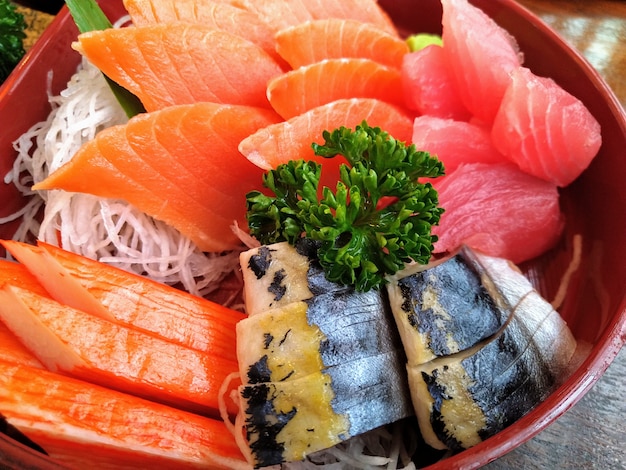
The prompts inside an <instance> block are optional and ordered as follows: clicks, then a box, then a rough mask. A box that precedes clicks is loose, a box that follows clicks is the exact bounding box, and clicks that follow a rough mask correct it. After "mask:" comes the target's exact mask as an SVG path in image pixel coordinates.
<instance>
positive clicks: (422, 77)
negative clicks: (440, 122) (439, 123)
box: [402, 44, 471, 121]
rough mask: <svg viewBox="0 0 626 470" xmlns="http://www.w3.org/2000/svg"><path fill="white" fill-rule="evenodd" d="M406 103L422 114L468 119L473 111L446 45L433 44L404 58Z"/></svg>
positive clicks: (403, 74)
mask: <svg viewBox="0 0 626 470" xmlns="http://www.w3.org/2000/svg"><path fill="white" fill-rule="evenodd" d="M402 87H403V91H404V95H405V105H406V106H407V107H408V108H410V109H414V110H416V111H418V112H419V113H420V114H427V115H430V116H435V117H440V118H446V119H455V120H457V121H467V120H468V119H469V118H470V117H471V115H470V112H469V111H468V110H467V108H466V107H465V105H464V104H463V101H462V100H461V97H460V95H459V92H458V91H457V86H456V81H455V80H454V77H453V76H452V70H451V68H450V66H449V63H448V61H447V59H446V57H445V53H444V50H443V47H441V46H439V45H435V44H433V45H430V46H427V47H425V48H423V49H420V50H419V51H415V52H411V53H410V54H405V55H404V59H403V61H402Z"/></svg>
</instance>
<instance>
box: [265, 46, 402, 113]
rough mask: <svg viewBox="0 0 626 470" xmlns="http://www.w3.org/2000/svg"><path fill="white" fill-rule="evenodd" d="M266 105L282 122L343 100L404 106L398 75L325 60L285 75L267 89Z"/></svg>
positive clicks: (369, 63) (365, 64) (364, 64)
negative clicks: (365, 100)
mask: <svg viewBox="0 0 626 470" xmlns="http://www.w3.org/2000/svg"><path fill="white" fill-rule="evenodd" d="M267 98H268V99H269V101H270V104H271V105H272V107H273V108H274V110H276V112H277V113H278V114H280V115H281V116H282V117H283V118H285V119H290V118H292V117H294V116H297V115H298V114H302V113H304V112H306V111H309V110H310V109H312V108H316V107H318V106H321V105H323V104H327V103H330V102H331V101H337V100H339V99H343V98H376V99H379V100H381V101H386V102H388V103H392V104H395V105H398V106H403V105H404V94H403V92H402V74H401V73H400V71H399V70H398V69H396V68H393V67H387V66H386V65H382V64H379V63H378V62H375V61H373V60H370V59H352V58H349V59H348V58H346V59H328V60H323V61H321V62H316V63H314V64H310V65H306V66H303V67H300V68H298V69H296V70H292V71H289V72H286V73H285V74H283V75H280V76H278V77H276V78H274V79H272V80H270V82H269V83H268V85H267Z"/></svg>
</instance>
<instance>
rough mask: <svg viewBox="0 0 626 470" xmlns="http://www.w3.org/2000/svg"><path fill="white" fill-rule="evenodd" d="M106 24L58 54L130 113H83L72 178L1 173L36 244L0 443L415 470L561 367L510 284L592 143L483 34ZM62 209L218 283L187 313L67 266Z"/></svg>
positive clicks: (50, 451)
mask: <svg viewBox="0 0 626 470" xmlns="http://www.w3.org/2000/svg"><path fill="white" fill-rule="evenodd" d="M76 3H81V2H76ZM305 3H306V6H305ZM123 4H124V7H125V9H126V11H127V12H128V14H129V18H130V22H131V23H132V24H127V25H123V26H121V27H119V26H116V27H111V28H107V29H102V30H94V31H88V32H82V33H80V34H79V35H78V37H77V38H76V41H75V42H74V43H73V48H74V49H76V50H77V51H79V52H80V54H81V55H82V56H83V57H84V59H85V61H84V62H83V64H82V65H81V68H84V69H86V70H87V69H89V68H93V67H94V66H95V68H96V69H97V70H100V71H101V72H102V73H103V74H104V75H106V76H107V77H108V79H110V80H112V82H115V84H116V85H114V86H121V87H123V88H125V89H126V90H128V91H130V92H131V93H132V94H133V95H135V96H136V97H137V98H138V99H139V100H140V102H141V105H142V106H143V107H144V108H145V109H144V112H141V113H139V114H135V115H130V116H123V112H122V110H121V108H119V106H117V105H116V103H113V104H112V105H107V107H111V106H113V107H114V108H115V109H114V110H113V113H114V114H115V116H116V117H115V121H113V120H112V121H110V122H114V123H113V124H101V123H98V122H97V121H94V122H95V123H96V124H94V125H93V128H94V135H93V136H92V137H89V138H85V141H84V143H83V144H81V145H80V148H79V149H78V150H77V151H76V152H74V153H73V155H72V156H71V159H70V160H69V161H67V162H64V163H62V164H56V163H55V164H52V163H51V160H49V161H47V162H46V163H44V164H43V168H44V170H43V174H41V173H42V172H41V171H39V170H37V169H33V168H32V166H33V165H31V168H28V167H24V168H21V169H20V170H19V171H18V173H19V174H23V173H30V176H29V178H30V179H29V180H28V181H29V184H28V185H27V187H26V188H25V189H24V193H25V194H26V195H29V196H30V197H32V198H35V199H37V198H38V200H39V203H40V204H41V207H42V212H43V220H44V223H42V225H41V232H40V234H38V233H36V230H37V229H38V228H39V225H38V224H39V220H40V219H37V221H35V222H33V221H32V220H31V221H29V220H26V219H27V218H25V220H24V224H28V223H35V224H36V225H35V227H36V228H35V229H32V228H25V229H24V230H22V231H18V232H17V233H20V234H26V235H23V236H22V237H17V238H20V239H18V240H3V241H1V242H0V243H1V244H2V247H3V248H4V249H5V250H6V252H7V258H14V259H15V260H17V262H15V261H13V260H9V259H3V260H0V420H2V421H4V424H5V427H7V428H9V427H10V428H11V429H14V430H15V431H14V432H15V433H16V434H17V435H19V436H21V437H22V438H23V439H24V441H25V442H27V443H28V444H29V445H30V446H31V447H33V448H34V449H36V450H37V451H40V452H44V453H45V454H47V455H49V456H50V457H51V458H52V459H54V460H55V461H58V462H60V463H61V464H63V465H67V466H69V467H70V468H84V467H85V466H87V465H89V466H95V467H96V468H104V467H107V466H113V467H115V468H146V467H148V466H150V467H156V468H216V469H239V468H241V469H245V468H261V467H267V466H273V465H281V466H283V467H284V468H300V466H301V468H310V467H307V466H306V465H316V466H321V467H323V466H325V465H329V466H331V467H332V468H344V467H345V468H387V469H390V468H397V469H400V468H405V469H411V468H416V467H421V466H424V465H428V464H429V463H432V462H436V461H438V460H441V459H445V458H446V457H450V456H452V455H454V454H456V453H459V452H462V451H464V450H465V449H469V448H471V447H473V446H475V445H477V444H479V443H480V442H482V441H484V440H487V439H489V438H490V437H492V436H494V435H496V434H497V433H498V432H500V431H502V430H503V429H505V428H506V427H508V426H510V425H511V424H512V423H514V422H516V421H517V420H519V419H520V418H522V417H523V416H524V415H526V414H527V413H528V412H530V411H531V410H532V409H534V408H535V407H536V406H538V405H539V404H540V403H541V402H542V401H543V400H545V399H546V398H547V397H548V396H549V395H550V394H551V393H552V392H553V391H554V390H555V389H556V388H557V387H558V386H559V385H560V384H562V383H563V382H564V381H565V380H566V379H567V378H568V377H569V375H570V374H571V373H572V372H573V371H574V370H575V369H576V367H578V365H579V364H580V361H582V360H583V358H584V355H585V353H586V348H587V345H586V344H584V341H577V340H576V339H575V338H574V335H573V334H572V332H571V331H570V328H569V327H568V325H567V323H566V321H565V320H564V319H563V318H562V317H561V316H560V315H559V313H558V309H559V307H560V300H559V298H556V297H555V298H554V299H546V298H544V297H543V296H542V294H541V293H540V292H539V289H538V288H536V287H535V286H534V285H533V283H532V282H531V281H530V280H529V279H528V278H527V277H526V276H525V275H524V273H523V270H521V269H520V268H519V267H518V265H520V264H522V263H524V262H527V261H530V260H533V259H535V258H537V257H539V256H541V255H543V254H545V253H546V252H547V251H548V250H550V249H553V248H554V247H555V246H556V245H557V244H558V243H562V242H563V239H564V238H565V237H566V236H569V234H566V233H565V232H564V226H565V222H566V221H565V219H564V214H563V212H562V207H561V200H560V191H561V189H562V188H565V187H566V186H568V185H569V184H570V183H572V182H573V181H575V180H576V179H577V178H578V176H579V175H580V174H581V173H582V172H583V171H584V170H585V169H586V168H587V167H588V166H589V165H590V164H591V162H592V159H593V158H594V157H595V155H596V154H597V153H598V151H599V149H600V146H601V144H602V137H601V129H600V125H599V123H598V121H596V119H595V118H594V116H592V114H591V113H590V112H589V111H588V110H587V108H586V107H585V106H584V104H583V103H582V102H581V101H580V100H578V99H577V98H576V97H574V96H572V95H571V94H570V93H568V92H566V91H565V90H564V89H563V88H561V87H560V86H559V85H558V84H557V83H556V82H555V81H553V80H551V79H549V78H545V77H541V76H538V75H536V74H535V73H533V71H532V70H530V69H529V68H527V67H525V66H524V59H523V57H524V51H522V50H519V47H518V46H517V43H516V41H515V39H514V38H513V37H512V36H511V35H510V34H508V33H507V32H506V30H504V29H503V28H501V27H500V26H498V25H497V24H496V23H495V22H494V21H493V20H492V19H491V18H489V17H488V16H487V15H486V14H484V13H483V12H482V11H481V10H480V9H478V8H476V7H475V6H473V5H472V4H470V3H468V1H467V0H441V5H442V7H443V16H442V26H443V34H442V35H441V36H440V37H439V36H434V35H426V34H420V35H418V36H414V37H411V38H407V37H406V36H405V35H402V34H401V33H399V32H398V30H397V29H396V26H395V25H394V24H393V22H392V21H391V20H390V18H389V17H388V15H387V13H386V12H385V11H384V10H383V9H382V8H381V7H380V6H379V5H378V3H377V2H376V0H350V1H341V2H336V1H332V0H331V1H327V2H322V1H318V2H308V1H307V2H291V1H286V0H263V1H254V0H230V1H223V0H222V1H217V0H184V1H181V0H124V1H123ZM417 10H419V7H417ZM416 14H419V13H418V12H417V11H416ZM415 33H420V32H419V31H417V32H415ZM418 43H419V44H420V45H419V46H416V44H418ZM94 70H95V69H94ZM77 77H78V75H77ZM92 77H93V78H90V79H87V80H86V81H87V82H89V80H99V81H101V82H102V83H104V79H103V77H102V75H101V74H100V73H97V74H92ZM82 80H85V79H84V78H81V79H77V82H79V85H80V82H81V81H82ZM68 90H69V85H68ZM109 91H110V90H109ZM69 95H71V93H69V92H68V96H69ZM94 100H95V98H94ZM97 107H98V106H97V105H95V104H94V105H92V108H93V114H94V115H95V114H96V111H95V110H96V108H97ZM118 108H119V109H118ZM94 119H97V118H95V117H94ZM107 119H108V118H107ZM37 140H38V142H41V144H40V145H41V146H43V145H44V143H43V139H42V140H41V141H40V140H39V139H37ZM59 147H60V146H59ZM31 152H32V151H31ZM42 152H43V150H42ZM52 153H54V151H52ZM15 184H16V185H17V182H15ZM22 185H23V183H22ZM63 194H66V195H68V196H63V197H73V195H74V194H83V195H84V194H87V195H90V196H89V197H95V198H96V199H97V200H110V201H120V204H122V205H123V206H124V207H126V206H127V207H129V208H132V210H133V211H137V212H136V213H140V214H142V216H145V217H146V218H147V220H149V222H148V224H149V227H148V228H147V229H142V230H143V232H142V233H139V230H137V233H135V232H132V231H131V232H130V235H128V234H122V231H124V230H126V228H125V227H126V225H129V224H128V223H127V222H125V221H124V220H123V219H122V218H119V220H117V216H115V217H113V218H112V219H111V220H113V223H109V225H119V227H117V228H116V230H117V231H118V233H119V234H120V238H121V239H129V240H140V239H142V238H141V237H152V238H166V237H167V235H163V233H165V232H159V230H161V229H159V227H160V225H159V224H163V226H166V227H168V230H171V231H173V232H176V233H177V236H180V237H182V238H183V239H184V240H186V242H185V243H188V244H189V245H191V246H192V251H193V250H197V252H201V253H203V254H202V256H205V255H206V256H207V257H209V259H210V262H211V263H215V264H211V266H215V271H216V272H215V273H213V275H214V278H215V279H214V280H213V281H211V282H210V283H209V284H210V286H209V287H208V288H207V290H206V291H205V292H206V295H203V293H199V292H198V291H195V290H192V289H189V288H188V286H189V285H191V284H193V282H194V280H193V278H194V277H201V274H200V273H198V270H197V271H196V273H197V274H191V275H187V278H191V280H189V279H187V280H185V281H184V282H183V281H180V280H179V279H176V280H175V281H173V282H170V283H169V284H173V285H167V284H166V283H164V282H162V281H161V279H160V278H159V280H155V279H151V276H150V272H149V270H147V269H146V270H143V272H140V273H131V272H128V271H127V270H124V269H121V268H119V267H115V266H116V255H117V254H119V257H120V259H121V258H122V257H125V256H127V255H128V253H126V252H123V250H118V252H117V253H116V254H114V255H113V256H85V253H86V252H89V253H95V254H97V253H98V248H97V247H96V248H94V247H93V245H101V246H102V247H104V246H105V245H108V244H110V243H111V238H112V236H111V235H110V233H111V232H107V233H109V235H103V236H102V239H101V240H97V241H95V242H94V241H93V240H92V239H91V238H88V237H84V238H82V237H81V236H80V235H81V233H77V232H75V231H73V232H72V233H71V235H70V236H69V237H68V236H67V235H66V234H65V233H67V232H64V231H66V230H67V229H66V228H65V227H64V225H69V224H77V223H76V220H72V221H67V220H62V219H59V218H58V217H57V215H56V214H57V212H54V211H59V210H60V209H59V207H60V206H62V205H64V203H63V202H62V201H65V200H67V199H54V198H55V197H58V195H63ZM54 201H61V202H54ZM116 203H117V202H116ZM36 207H39V206H36ZM102 207H104V206H102ZM123 210H124V211H125V210H126V209H123ZM130 210H131V209H129V211H130ZM100 212H103V213H104V212H105V211H104V210H101V211H100ZM129 213H130V212H129ZM40 216H41V214H40ZM71 217H72V218H73V219H79V218H80V215H76V216H71ZM129 217H130V216H129ZM89 224H93V223H92V222H89V223H86V224H83V225H89ZM80 225H81V224H80V223H78V224H77V226H80ZM44 226H53V227H54V230H53V232H52V234H53V235H52V239H49V237H48V239H46V237H44V236H43V234H44V229H43V227H44ZM29 230H30V231H31V233H33V234H34V237H32V238H38V240H33V239H31V237H29V236H27V234H28V231H29ZM72 230H75V229H74V228H72ZM46 233H49V231H47V232H46ZM68 238H71V239H72V243H73V244H75V245H73V246H76V245H80V244H81V243H82V244H83V245H85V247H84V250H83V249H71V248H70V247H69V246H64V241H65V240H67V239H68ZM81 239H82V240H83V241H82V242H81ZM566 243H568V244H569V243H572V244H573V245H574V249H573V254H572V256H571V258H572V259H570V260H567V262H566V264H569V266H570V268H571V269H575V267H576V266H577V256H579V255H580V254H579V250H578V249H577V247H579V243H580V238H579V236H578V235H576V236H574V239H573V240H566ZM136 245H137V246H138V251H141V248H142V242H138V243H136ZM175 245H176V243H174V242H173V243H171V244H170V245H169V246H171V247H172V248H167V249H166V251H168V252H170V251H171V252H175V251H176V248H174V246H175ZM116 246H117V245H116ZM179 246H180V245H179ZM130 251H131V250H130V249H129V252H130ZM146 257H147V258H154V259H153V260H152V261H150V263H152V264H154V265H160V266H165V268H163V270H165V271H171V269H170V265H169V264H168V263H169V261H167V260H166V259H161V258H158V257H157V256H156V255H151V254H149V253H147V254H146ZM91 258H96V259H91ZM194 259H198V258H194ZM229 260H230V261H229ZM229 263H230V264H229ZM188 264H190V265H192V266H191V268H193V265H194V264H195V262H189V263H188ZM140 271H141V270H140ZM566 271H567V269H566V268H563V273H562V277H563V283H562V285H561V286H560V289H559V292H562V291H563V289H567V281H568V276H567V275H565V273H566ZM190 272H193V269H192V270H191V271H190ZM187 281H189V282H190V284H187ZM233 285H234V286H235V287H234V292H235V294H234V295H233V296H231V297H230V298H229V299H228V300H225V299H226V297H227V296H225V295H223V296H221V297H220V295H219V291H220V290H223V291H224V292H225V291H227V290H228V289H230V288H231V287H232V286H233ZM185 289H187V290H188V292H185ZM218 299H219V300H218ZM551 301H552V303H551ZM337 465H339V466H340V467H337Z"/></svg>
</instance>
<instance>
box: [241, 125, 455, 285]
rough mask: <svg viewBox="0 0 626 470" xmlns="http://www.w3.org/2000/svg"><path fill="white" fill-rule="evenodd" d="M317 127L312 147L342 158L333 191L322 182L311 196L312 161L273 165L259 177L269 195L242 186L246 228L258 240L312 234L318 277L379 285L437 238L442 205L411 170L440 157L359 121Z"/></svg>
mask: <svg viewBox="0 0 626 470" xmlns="http://www.w3.org/2000/svg"><path fill="white" fill-rule="evenodd" d="M323 135H324V140H325V143H324V144H323V145H319V144H315V143H314V144H312V146H313V150H314V151H315V154H316V155H319V156H322V157H326V158H332V157H335V156H336V155H342V156H343V157H344V158H345V159H346V160H347V161H348V165H346V164H342V165H341V166H340V181H339V182H338V183H337V187H336V190H335V192H334V193H333V192H332V191H331V189H329V188H327V187H324V188H323V189H322V198H321V200H319V199H318V185H319V180H320V175H321V166H320V165H319V164H318V163H316V162H313V161H307V162H305V161H303V160H296V161H290V162H289V163H287V164H284V165H280V166H279V167H278V168H276V169H275V170H270V171H269V172H267V173H266V174H265V175H264V177H263V185H264V186H265V187H266V188H268V189H270V190H271V191H272V192H273V193H274V194H275V197H270V196H266V195H264V194H263V193H261V192H260V191H253V192H250V193H248V194H247V209H248V212H247V219H248V225H249V227H250V232H251V234H252V235H253V236H255V237H256V238H257V239H258V240H259V241H260V242H261V243H263V244H270V243H276V242H280V241H288V242H289V243H290V244H292V245H293V244H295V242H296V241H297V240H298V239H299V238H301V237H308V238H310V239H313V240H316V241H318V242H319V248H318V257H319V261H320V264H321V265H322V267H323V268H324V271H325V273H326V277H327V278H328V279H329V280H331V281H334V282H338V283H341V284H347V285H353V286H354V287H355V288H356V289H357V290H360V291H366V290H369V289H371V288H376V287H379V286H380V285H382V284H384V283H385V282H386V281H385V276H387V275H391V274H394V273H395V272H397V271H398V270H400V269H402V268H403V267H404V266H405V264H406V263H408V262H410V261H412V260H413V261H416V262H418V263H422V264H425V263H427V262H428V261H429V259H430V256H431V253H432V250H433V243H434V242H435V241H436V239H437V238H436V236H435V235H432V234H431V227H432V226H433V225H436V224H438V223H439V217H440V216H441V214H442V212H443V209H442V208H440V207H438V203H439V201H438V195H437V191H436V190H435V189H434V188H433V187H432V185H431V184H430V183H425V184H422V183H419V182H418V178H420V177H430V178H433V177H437V176H440V175H443V172H444V169H443V164H442V163H441V162H440V161H439V160H438V159H436V158H434V157H431V156H430V155H429V154H428V153H427V152H421V151H417V150H416V149H415V146H414V145H410V146H406V145H405V144H404V143H403V142H400V141H398V140H395V139H394V138H393V137H391V136H390V135H389V134H388V133H387V132H384V131H382V130H381V129H380V128H378V127H374V128H372V127H369V126H368V125H367V123H366V122H365V121H363V123H362V124H361V125H360V126H357V127H356V129H355V130H354V131H352V130H351V129H348V128H345V127H341V128H339V129H336V130H334V131H333V132H328V131H325V132H324V134H323Z"/></svg>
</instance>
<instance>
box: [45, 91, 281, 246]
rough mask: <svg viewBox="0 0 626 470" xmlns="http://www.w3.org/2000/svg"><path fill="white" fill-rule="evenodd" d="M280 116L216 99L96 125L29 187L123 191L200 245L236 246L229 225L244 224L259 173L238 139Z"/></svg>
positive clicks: (117, 194)
mask: <svg viewBox="0 0 626 470" xmlns="http://www.w3.org/2000/svg"><path fill="white" fill-rule="evenodd" d="M279 120H280V118H279V117H278V116H277V115H276V113H274V112H273V111H271V110H265V109H260V108H253V107H248V106H235V105H220V104H215V103H196V104H193V105H180V106H172V107H169V108H166V109H163V110H161V111H158V112H151V113H145V114H141V115H137V116H135V117H134V118H132V119H131V120H130V121H129V122H128V123H127V124H124V125H119V126H115V127H111V128H108V129H105V130H103V131H102V132H100V133H98V134H97V135H96V137H95V139H93V140H91V141H90V142H88V143H86V144H85V145H83V147H81V149H79V151H78V152H77V153H76V155H75V156H74V157H73V158H72V160H71V161H69V162H68V163H67V164H66V165H64V166H62V167H61V168H59V169H58V170H57V171H55V172H53V173H52V174H50V175H49V176H48V178H46V179H45V180H43V181H42V182H40V183H39V184H37V185H35V186H34V187H33V188H34V189H36V190H39V189H64V190H66V191H73V192H83V193H89V194H93V195H95V196H99V197H106V198H117V199H123V200H125V201H126V202H128V203H130V204H132V205H133V206H135V207H137V208H138V209H139V210H141V211H143V212H145V213H147V214H149V215H151V216H152V217H154V218H155V219H158V220H162V221H164V222H166V223H168V224H169V225H171V226H172V227H174V228H176V229H177V230H179V231H180V232H181V233H183V234H184V235H186V236H188V237H189V238H190V239H191V240H192V241H193V242H194V243H195V244H196V245H197V246H198V247H199V248H200V249H202V250H204V251H210V252H219V251H223V250H229V249H234V248H236V247H238V246H239V244H240V241H239V239H238V238H237V237H236V236H235V235H234V234H233V233H232V230H231V228H230V227H231V225H232V224H233V222H235V221H237V222H238V223H239V225H240V226H241V227H246V222H245V210H246V208H245V202H242V201H245V194H246V193H247V192H249V191H251V190H252V189H255V188H258V187H259V184H260V181H261V173H262V171H261V170H260V169H259V168H257V167H255V166H254V165H252V164H251V163H250V162H249V161H248V160H246V159H245V158H244V157H243V156H242V155H241V154H240V153H239V152H238V150H237V146H238V144H239V142H240V141H241V140H242V139H243V138H245V137H247V136H248V135H250V134H251V133H253V132H255V131H256V130H257V129H260V128H263V127H266V126H268V125H269V124H272V123H275V122H278V121H279Z"/></svg>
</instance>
